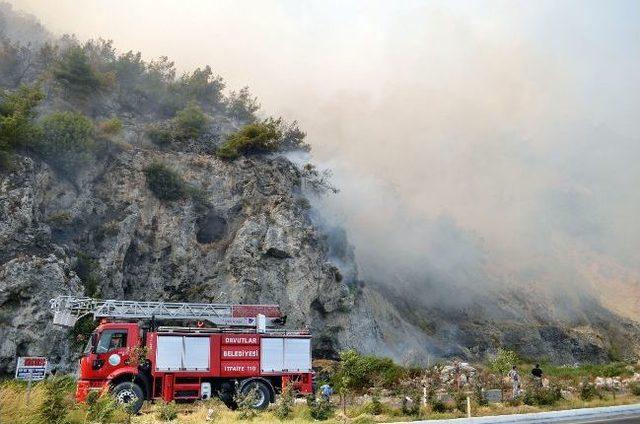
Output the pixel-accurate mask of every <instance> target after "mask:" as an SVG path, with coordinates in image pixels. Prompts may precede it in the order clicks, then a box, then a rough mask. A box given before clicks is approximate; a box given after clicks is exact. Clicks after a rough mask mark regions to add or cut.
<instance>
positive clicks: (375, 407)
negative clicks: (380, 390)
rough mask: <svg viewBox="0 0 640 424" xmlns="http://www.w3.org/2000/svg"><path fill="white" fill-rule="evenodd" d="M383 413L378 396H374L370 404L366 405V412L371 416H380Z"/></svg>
mask: <svg viewBox="0 0 640 424" xmlns="http://www.w3.org/2000/svg"><path fill="white" fill-rule="evenodd" d="M383 411H384V407H383V405H382V402H380V396H378V394H377V393H376V394H374V395H373V396H372V397H371V402H370V403H369V404H368V405H367V412H368V413H369V414H371V415H380V414H382V412H383Z"/></svg>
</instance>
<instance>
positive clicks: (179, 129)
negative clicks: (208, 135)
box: [173, 102, 208, 140]
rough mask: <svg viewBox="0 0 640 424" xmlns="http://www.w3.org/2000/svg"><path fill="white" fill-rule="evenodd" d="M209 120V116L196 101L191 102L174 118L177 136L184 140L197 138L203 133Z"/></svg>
mask: <svg viewBox="0 0 640 424" xmlns="http://www.w3.org/2000/svg"><path fill="white" fill-rule="evenodd" d="M207 122H208V119H207V116H206V115H205V114H204V113H203V112H202V109H201V108H200V106H199V105H198V104H197V103H195V102H189V104H187V106H186V107H185V108H184V109H182V110H181V111H179V112H178V113H177V115H176V117H175V118H174V119H173V123H174V125H175V128H176V136H177V138H179V139H183V140H186V139H190V138H197V137H199V136H200V135H202V133H203V132H204V130H205V128H206V126H207Z"/></svg>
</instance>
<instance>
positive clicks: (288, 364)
mask: <svg viewBox="0 0 640 424" xmlns="http://www.w3.org/2000/svg"><path fill="white" fill-rule="evenodd" d="M283 369H284V371H289V372H292V371H295V372H311V340H310V339H284V365H283Z"/></svg>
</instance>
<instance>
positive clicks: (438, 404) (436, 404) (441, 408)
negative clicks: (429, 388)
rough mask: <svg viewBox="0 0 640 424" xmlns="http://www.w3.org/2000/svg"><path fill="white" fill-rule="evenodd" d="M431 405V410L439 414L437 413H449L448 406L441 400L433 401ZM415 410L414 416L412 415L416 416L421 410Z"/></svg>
mask: <svg viewBox="0 0 640 424" xmlns="http://www.w3.org/2000/svg"><path fill="white" fill-rule="evenodd" d="M429 404H430V406H431V410H432V411H433V412H437V413H440V414H442V413H445V412H447V411H448V410H449V408H448V407H447V405H446V404H445V403H444V402H443V401H441V400H439V399H433V400H431V402H430V403H429ZM414 409H415V412H414V413H413V414H411V415H415V414H416V413H417V411H418V410H419V409H420V408H419V407H415V408H414Z"/></svg>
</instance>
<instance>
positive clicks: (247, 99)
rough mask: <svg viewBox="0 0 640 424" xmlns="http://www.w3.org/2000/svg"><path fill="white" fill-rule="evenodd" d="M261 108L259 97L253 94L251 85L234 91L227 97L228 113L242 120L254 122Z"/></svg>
mask: <svg viewBox="0 0 640 424" xmlns="http://www.w3.org/2000/svg"><path fill="white" fill-rule="evenodd" d="M259 109H260V104H259V103H258V99H257V98H256V97H253V96H251V93H250V92H249V87H244V88H243V89H242V90H240V91H238V92H236V91H232V92H231V94H230V95H229V98H228V99H227V113H228V114H229V115H231V116H232V117H234V118H236V119H238V120H239V121H242V122H253V121H254V120H255V119H256V115H255V113H256V112H257V111H258V110H259Z"/></svg>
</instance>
